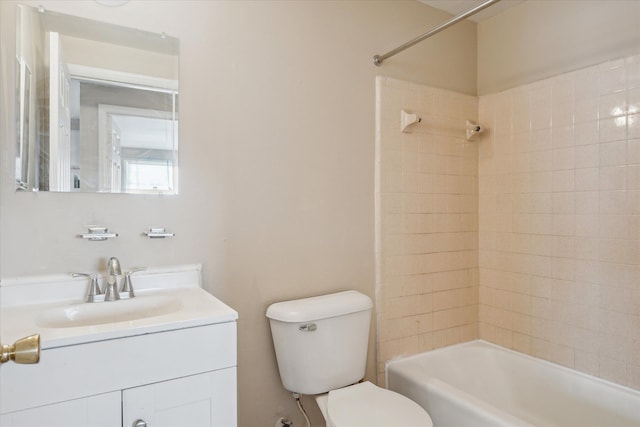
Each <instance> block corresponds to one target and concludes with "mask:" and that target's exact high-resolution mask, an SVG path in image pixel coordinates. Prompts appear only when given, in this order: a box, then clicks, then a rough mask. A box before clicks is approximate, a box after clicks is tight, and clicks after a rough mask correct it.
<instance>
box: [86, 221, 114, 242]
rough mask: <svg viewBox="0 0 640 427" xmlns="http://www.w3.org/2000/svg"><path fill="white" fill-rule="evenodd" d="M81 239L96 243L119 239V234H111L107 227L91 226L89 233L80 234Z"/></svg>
mask: <svg viewBox="0 0 640 427" xmlns="http://www.w3.org/2000/svg"><path fill="white" fill-rule="evenodd" d="M79 237H82V238H83V239H87V240H91V241H94V242H98V241H102V240H107V239H111V238H114V237H118V233H110V232H109V230H107V227H100V226H95V225H90V226H89V232H88V233H84V234H80V235H79Z"/></svg>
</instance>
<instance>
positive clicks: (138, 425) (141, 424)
mask: <svg viewBox="0 0 640 427" xmlns="http://www.w3.org/2000/svg"><path fill="white" fill-rule="evenodd" d="M133 427H147V422H146V421H145V420H135V421H134V422H133Z"/></svg>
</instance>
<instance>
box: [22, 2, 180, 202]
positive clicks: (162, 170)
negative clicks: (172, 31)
mask: <svg viewBox="0 0 640 427" xmlns="http://www.w3.org/2000/svg"><path fill="white" fill-rule="evenodd" d="M17 22H18V29H17V47H16V162H15V164H16V169H15V170H16V173H15V177H16V189H18V190H27V191H61V192H79V191H83V192H105V193H137V194H149V193H150V194H157V193H161V194H177V192H178V62H179V61H178V60H179V56H178V55H179V47H178V46H179V42H178V40H177V39H175V38H173V37H169V36H166V35H164V34H155V33H149V32H144V31H140V30H135V29H131V28H124V27H120V26H116V25H111V24H105V23H102V22H97V21H92V20H88V19H84V18H78V17H74V16H69V15H63V14H58V13H54V12H50V11H45V10H42V9H36V8H32V7H29V6H24V5H20V6H19V7H18V19H17Z"/></svg>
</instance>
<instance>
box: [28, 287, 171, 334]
mask: <svg viewBox="0 0 640 427" xmlns="http://www.w3.org/2000/svg"><path fill="white" fill-rule="evenodd" d="M180 308H182V303H181V302H180V300H178V299H177V298H174V297H171V296H167V295H139V296H136V297H135V298H131V299H124V300H118V301H109V302H95V303H80V304H71V305H63V306H59V307H50V308H47V309H45V310H43V311H42V312H40V314H39V315H38V317H37V318H36V325H38V326H40V327H43V328H75V327H78V326H92V325H102V324H105V323H116V322H127V321H131V320H138V319H144V318H149V317H155V316H162V315H165V314H170V313H173V312H176V311H178V310H180Z"/></svg>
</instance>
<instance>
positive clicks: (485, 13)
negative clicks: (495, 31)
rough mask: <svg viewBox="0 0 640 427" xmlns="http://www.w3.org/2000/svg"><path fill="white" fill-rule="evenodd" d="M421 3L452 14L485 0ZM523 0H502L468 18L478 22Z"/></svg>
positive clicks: (436, 0) (440, 0) (444, 0)
mask: <svg viewBox="0 0 640 427" xmlns="http://www.w3.org/2000/svg"><path fill="white" fill-rule="evenodd" d="M419 1H420V2H421V3H424V4H426V5H428V6H431V7H434V8H436V9H440V10H444V11H445V12H449V13H451V14H452V15H459V14H461V13H463V12H466V11H467V10H470V9H472V8H474V7H476V6H478V5H479V4H481V3H484V2H485V1H486V0H419ZM523 1H525V0H502V1H500V2H498V3H496V4H494V5H492V6H489V7H488V8H486V9H484V10H481V11H480V12H478V13H476V14H475V15H473V16H471V17H469V18H468V19H469V20H471V21H474V22H480V21H482V20H483V19H487V18H490V17H492V16H494V15H498V14H499V13H501V12H503V11H504V10H505V9H508V8H510V7H512V6H515V5H517V4H518V3H522V2H523Z"/></svg>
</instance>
